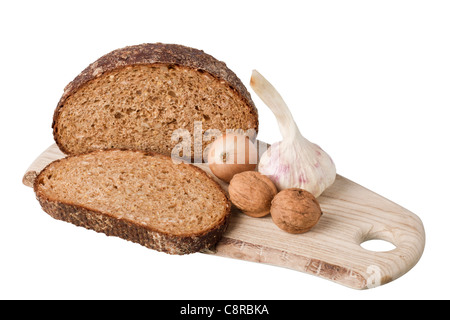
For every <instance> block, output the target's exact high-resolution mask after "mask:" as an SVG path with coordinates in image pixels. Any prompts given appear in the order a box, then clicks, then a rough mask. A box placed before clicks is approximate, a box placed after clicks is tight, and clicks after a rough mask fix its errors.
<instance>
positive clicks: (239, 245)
mask: <svg viewBox="0 0 450 320" xmlns="http://www.w3.org/2000/svg"><path fill="white" fill-rule="evenodd" d="M64 156H65V155H64V154H63V153H62V152H61V151H60V150H59V149H58V147H57V146H56V145H52V146H50V147H49V148H48V149H47V150H45V151H44V152H43V153H42V154H41V155H40V156H39V157H38V158H36V160H35V161H34V162H33V163H32V164H31V165H30V167H29V168H28V170H27V171H26V173H25V175H24V177H23V183H24V184H25V185H27V186H29V187H32V185H33V181H34V179H35V178H36V176H37V175H38V174H39V172H40V171H41V170H42V169H43V168H44V167H45V166H46V165H48V164H49V163H50V162H52V161H54V160H56V159H60V158H62V157H64ZM197 166H199V167H201V168H202V169H203V170H205V171H206V172H208V173H209V174H210V175H211V176H212V177H213V178H214V179H215V180H216V181H218V182H219V183H220V184H221V186H222V187H223V188H224V190H225V191H228V185H227V184H225V183H223V182H222V181H220V180H218V179H217V178H215V177H214V175H213V174H212V173H211V171H210V170H209V168H208V166H207V165H205V164H199V165H197ZM318 201H319V203H320V205H321V208H322V211H323V216H322V217H321V219H320V221H319V223H318V224H317V225H316V226H315V227H314V228H313V229H312V230H311V231H309V232H307V233H304V234H289V233H286V232H284V231H282V230H281V229H279V228H278V227H277V226H276V225H275V224H274V223H273V222H272V219H271V217H270V215H269V216H266V217H264V218H252V217H249V216H246V215H245V214H243V213H241V212H240V211H239V210H238V209H237V208H233V214H232V218H231V223H230V226H229V227H228V230H227V232H226V233H225V235H224V237H223V238H222V240H221V241H220V242H219V243H218V244H217V245H216V247H215V249H214V250H210V251H208V252H205V253H207V254H213V255H216V256H222V257H229V258H235V259H241V260H247V261H253V262H259V263H265V264H270V265H274V266H279V267H285V268H289V269H293V270H298V271H301V272H305V273H308V274H312V275H315V276H318V277H321V278H325V279H328V280H331V281H334V282H337V283H339V284H342V285H345V286H348V287H351V288H355V289H367V288H373V287H376V286H380V285H383V284H385V283H388V282H390V281H393V280H395V279H397V278H398V277H400V276H402V275H404V274H405V273H406V272H408V271H409V270H410V269H411V268H412V267H413V266H414V265H415V264H416V263H417V262H418V261H419V259H420V257H421V256H422V253H423V250H424V247H425V231H424V227H423V224H422V222H421V220H420V219H419V217H417V216H416V215H415V214H413V213H412V212H410V211H408V210H407V209H405V208H403V207H401V206H399V205H397V204H395V203H393V202H392V201H390V200H388V199H386V198H384V197H382V196H380V195H378V194H376V193H374V192H372V191H370V190H368V189H366V188H364V187H362V186H360V185H358V184H357V183H355V182H353V181H350V180H348V179H346V178H344V177H342V176H340V175H338V176H337V178H336V181H335V183H334V184H333V185H332V186H331V187H329V188H328V189H327V190H326V191H325V192H324V193H323V194H322V195H321V196H320V197H319V198H318ZM371 239H381V240H385V241H389V242H391V243H392V244H394V245H395V247H396V248H395V249H393V250H390V251H386V252H375V251H370V250H366V249H364V248H363V247H361V245H360V244H361V243H362V242H364V241H367V240H371Z"/></svg>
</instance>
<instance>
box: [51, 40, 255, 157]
mask: <svg viewBox="0 0 450 320" xmlns="http://www.w3.org/2000/svg"><path fill="white" fill-rule="evenodd" d="M195 121H198V123H201V125H202V126H201V128H202V133H204V132H205V131H206V130H208V129H217V130H220V131H221V132H222V133H226V132H225V131H226V129H234V130H238V129H241V130H243V131H248V130H252V131H253V132H254V133H255V135H256V133H257V130H258V114H257V110H256V108H255V105H254V103H253V101H252V99H251V97H250V94H249V92H248V91H247V89H246V88H245V86H244V85H243V84H242V82H241V81H240V80H239V78H238V77H237V76H236V74H235V73H234V72H233V71H231V70H230V69H228V68H227V66H226V64H225V63H223V62H221V61H218V60H217V59H215V58H214V57H212V56H211V55H208V54H206V53H204V52H203V51H200V50H197V49H193V48H189V47H186V46H181V45H175V44H162V43H155V44H141V45H136V46H130V47H125V48H122V49H118V50H115V51H112V52H111V53H108V54H106V55H105V56H103V57H101V58H100V59H98V60H97V61H95V62H94V63H92V64H91V65H89V66H88V67H87V68H86V69H85V70H84V71H83V72H82V73H81V74H80V75H78V76H77V77H76V78H75V79H74V80H73V81H72V82H71V83H69V85H67V87H66V88H65V90H64V94H63V96H62V97H61V99H60V101H59V103H58V105H57V107H56V110H55V113H54V118H53V134H54V138H55V141H56V143H57V144H58V146H59V148H60V149H61V151H63V152H64V153H66V154H80V153H85V152H89V151H92V150H95V149H111V148H119V149H122V148H124V149H134V150H143V151H155V152H158V153H162V154H166V155H170V154H171V151H172V150H173V148H174V146H175V145H177V144H178V143H179V141H177V140H176V139H174V140H172V133H173V132H174V130H176V129H186V130H188V131H189V132H190V134H191V138H192V139H193V133H194V122H195ZM210 142H211V141H203V143H202V147H203V148H202V150H203V149H204V148H205V147H206V146H207V145H208V144H209V143H210ZM191 147H192V148H191V157H192V158H193V157H194V141H192V144H191ZM197 150H198V149H197Z"/></svg>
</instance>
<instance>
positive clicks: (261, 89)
mask: <svg viewBox="0 0 450 320" xmlns="http://www.w3.org/2000/svg"><path fill="white" fill-rule="evenodd" d="M250 85H251V87H252V89H253V90H254V91H255V93H256V94H257V95H258V96H259V97H260V98H261V100H262V101H263V102H264V103H265V104H266V105H267V106H268V107H269V108H270V109H271V110H272V112H273V113H274V115H275V117H276V118H277V121H278V126H279V128H280V132H281V135H282V137H283V141H280V142H277V143H274V144H273V145H271V146H270V148H269V149H268V150H267V151H266V152H265V153H264V154H263V155H262V156H261V158H260V162H259V164H258V171H259V172H260V173H262V174H264V175H267V176H268V177H269V178H270V179H271V180H272V181H273V182H274V183H275V185H276V186H277V188H278V190H280V191H281V190H283V189H288V188H301V189H304V190H306V191H309V192H310V193H312V194H313V195H314V196H315V197H318V196H320V195H321V194H322V192H323V191H324V190H325V189H326V188H328V187H329V186H330V185H332V184H333V182H334V180H335V178H336V166H335V165H334V162H333V160H332V159H331V157H330V156H329V155H328V154H327V153H326V152H325V151H323V150H322V149H321V148H320V147H319V146H318V145H316V144H314V143H312V142H310V141H308V140H307V139H306V138H304V137H303V136H302V135H301V133H300V130H299V129H298V127H297V124H296V123H295V121H294V119H293V117H292V114H291V112H290V111H289V108H288V107H287V105H286V103H285V102H284V100H283V98H282V97H281V95H280V94H279V93H278V92H277V90H276V89H275V88H274V87H273V86H272V85H271V84H270V83H269V82H268V81H267V80H266V79H265V78H264V77H263V76H262V75H261V74H260V73H259V72H258V71H256V70H253V73H252V77H251V80H250Z"/></svg>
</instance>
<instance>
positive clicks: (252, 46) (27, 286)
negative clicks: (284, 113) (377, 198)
mask: <svg viewBox="0 0 450 320" xmlns="http://www.w3.org/2000/svg"><path fill="white" fill-rule="evenodd" d="M6 3H7V4H6ZM449 17H450V3H449V2H448V1H393V0H390V1H261V0H260V1H234V0H228V1H131V0H128V1H73V2H70V3H69V2H63V1H54V2H50V1H14V2H12V1H9V2H5V1H3V2H2V3H1V5H0V32H1V44H0V46H1V50H0V55H1V57H0V62H1V70H0V72H1V74H0V79H1V80H0V81H1V85H0V90H1V100H0V101H1V115H2V118H1V119H2V125H1V127H0V130H1V135H0V137H1V143H2V148H1V150H2V151H1V152H2V157H1V166H2V181H1V184H0V187H1V192H0V195H1V203H2V206H1V210H0V298H3V299H16V298H19V299H23V298H25V299H35V298H37V299H427V298H430V299H440V298H445V299H448V298H450V294H449V284H450V281H449V277H448V275H447V269H448V265H449V263H450V258H449V245H450V241H449V228H450V209H449V203H448V200H447V199H448V197H449V195H450V188H449V182H450V170H449V166H450V152H449V142H448V141H449V136H450V130H449V128H448V123H449V115H448V111H447V110H448V109H449V107H450V19H449ZM144 42H165V43H179V44H184V45H188V46H192V47H195V48H199V49H203V50H204V51H205V52H207V53H209V54H211V55H213V56H215V57H216V58H218V59H220V60H223V61H225V62H226V63H227V65H228V66H229V67H230V68H231V69H232V70H233V71H234V72H235V73H236V74H237V75H238V76H239V77H240V78H241V79H242V81H243V82H244V83H245V84H246V85H247V87H248V88H249V91H250V92H251V93H252V96H253V98H254V101H255V103H256V104H257V107H258V109H259V115H260V135H259V139H261V140H263V141H266V142H270V143H273V142H276V141H277V140H279V139H280V138H281V137H280V135H279V133H278V127H277V123H276V121H275V118H274V117H273V115H272V114H271V112H270V111H269V109H268V108H267V107H266V106H265V105H264V104H263V103H262V102H261V101H260V100H259V99H258V98H257V97H256V95H255V94H254V93H253V92H252V91H251V90H250V87H249V85H248V83H249V79H250V74H251V71H252V69H257V70H259V71H260V72H261V73H262V74H263V75H264V76H265V77H266V78H267V79H269V81H271V82H272V83H273V84H274V86H275V87H276V88H277V89H278V90H279V91H280V93H281V94H282V95H283V97H284V98H285V100H286V102H287V103H288V105H289V106H290V108H291V111H292V113H293V114H294V117H295V119H296V121H297V123H298V126H299V127H300V130H301V132H302V133H303V135H304V136H305V137H307V138H308V139H309V140H311V141H313V142H316V143H317V144H319V145H320V146H321V147H322V148H323V149H324V150H326V151H327V152H328V153H329V154H330V155H331V156H332V157H333V159H334V160H335V162H336V165H337V169H338V173H340V174H341V175H343V176H345V177H347V178H349V179H351V180H354V181H356V182H358V183H359V184H361V185H363V186H365V187H367V188H369V189H371V190H373V191H375V192H377V193H379V194H381V195H383V196H384V197H386V198H388V199H390V200H392V201H394V202H396V203H398V204H400V205H401V206H403V207H405V208H407V209H409V210H410V211H412V212H414V213H416V214H417V215H418V216H419V217H420V218H421V219H422V221H423V223H424V226H425V230H426V235H427V242H426V247H425V252H424V254H423V256H422V258H421V260H420V261H419V263H418V264H417V265H416V266H415V267H414V268H413V269H412V270H411V271H409V272H408V273H407V274H406V275H404V276H403V277H401V278H399V279H397V280H395V281H393V282H391V283H389V284H386V285H384V286H382V287H378V288H375V289H370V290H364V291H358V290H354V289H350V288H347V287H344V286H341V285H339V284H336V283H334V282H331V281H328V280H324V279H321V278H318V277H314V276H311V275H307V274H304V273H300V272H297V271H293V270H289V269H284V268H279V267H273V266H269V265H262V264H257V263H250V262H244V261H239V260H233V259H227V258H219V257H215V256H210V255H204V254H193V255H188V256H171V255H167V254H163V253H158V252H155V251H152V250H149V249H146V248H144V247H142V246H139V245H137V244H133V243H130V242H127V241H123V240H121V239H118V238H112V237H106V236H104V235H102V234H98V233H95V232H92V231H88V230H85V229H82V228H76V227H74V226H73V225H70V224H68V223H64V222H60V221H57V220H54V219H52V218H50V217H49V216H48V215H47V214H46V213H44V212H43V211H42V210H41V208H40V206H39V204H38V202H37V201H36V199H35V196H34V193H33V191H32V190H31V189H30V188H27V187H25V186H24V185H22V182H21V180H22V175H23V174H24V172H25V170H26V169H27V167H28V166H29V165H30V164H31V162H32V161H33V160H34V159H35V158H36V157H37V156H38V155H39V154H40V153H41V152H42V151H43V150H44V149H46V148H47V147H48V146H49V145H51V144H52V143H53V138H52V131H51V122H52V116H53V111H54V107H55V106H56V104H57V102H58V100H59V98H60V96H61V94H62V92H63V88H64V86H65V85H66V84H67V83H68V82H69V81H71V80H72V79H73V78H74V77H75V76H76V75H77V74H78V73H79V72H80V71H81V70H83V69H84V68H85V67H86V66H87V65H88V64H89V63H91V62H93V61H94V60H96V59H97V58H99V57H100V56H102V55H103V54H105V53H107V52H109V51H111V50H114V49H116V48H120V47H123V46H126V45H134V44H140V43H144Z"/></svg>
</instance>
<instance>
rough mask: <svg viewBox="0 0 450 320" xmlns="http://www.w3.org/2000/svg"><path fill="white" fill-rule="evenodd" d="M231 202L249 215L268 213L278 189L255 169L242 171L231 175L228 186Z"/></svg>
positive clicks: (259, 215)
mask: <svg viewBox="0 0 450 320" xmlns="http://www.w3.org/2000/svg"><path fill="white" fill-rule="evenodd" d="M228 192H229V194H230V199H231V202H232V203H233V204H234V205H235V206H236V207H238V208H239V209H241V210H242V211H243V212H244V213H245V214H247V215H249V216H251V217H256V218H259V217H263V216H266V215H268V214H269V213H270V204H271V202H272V199H273V197H275V195H276V194H277V192H278V190H277V187H276V186H275V184H274V183H273V182H272V181H271V180H270V179H269V178H268V177H266V176H264V175H262V174H261V173H259V172H257V171H244V172H241V173H238V174H236V175H234V176H233V179H231V181H230V186H229V188H228Z"/></svg>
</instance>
